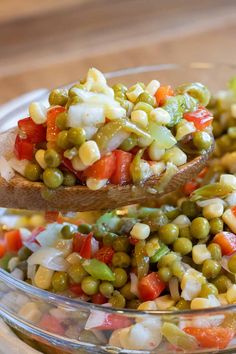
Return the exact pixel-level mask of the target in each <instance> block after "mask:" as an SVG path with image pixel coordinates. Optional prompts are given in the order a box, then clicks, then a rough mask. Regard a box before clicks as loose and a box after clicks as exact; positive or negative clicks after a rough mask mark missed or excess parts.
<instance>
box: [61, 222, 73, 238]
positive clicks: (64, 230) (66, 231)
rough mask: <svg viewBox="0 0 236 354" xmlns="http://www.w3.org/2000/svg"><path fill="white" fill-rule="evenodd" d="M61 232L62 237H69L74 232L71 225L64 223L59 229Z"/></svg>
mask: <svg viewBox="0 0 236 354" xmlns="http://www.w3.org/2000/svg"><path fill="white" fill-rule="evenodd" d="M61 234H62V237H63V238H66V239H71V238H72V237H73V234H74V229H73V227H72V226H71V225H64V226H63V228H62V229H61Z"/></svg>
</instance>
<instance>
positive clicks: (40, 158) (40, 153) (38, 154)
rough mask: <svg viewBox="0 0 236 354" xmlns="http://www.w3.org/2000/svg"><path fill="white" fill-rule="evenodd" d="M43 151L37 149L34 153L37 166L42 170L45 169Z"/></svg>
mask: <svg viewBox="0 0 236 354" xmlns="http://www.w3.org/2000/svg"><path fill="white" fill-rule="evenodd" d="M44 155H45V150H43V149H39V150H37V151H36V154H35V160H36V161H37V162H38V164H39V166H40V167H42V169H43V170H45V168H46V167H47V165H46V162H45V160H44Z"/></svg>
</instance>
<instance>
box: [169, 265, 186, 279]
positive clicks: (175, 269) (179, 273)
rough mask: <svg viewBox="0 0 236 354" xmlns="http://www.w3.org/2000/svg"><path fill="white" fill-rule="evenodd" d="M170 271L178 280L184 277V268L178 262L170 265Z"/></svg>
mask: <svg viewBox="0 0 236 354" xmlns="http://www.w3.org/2000/svg"><path fill="white" fill-rule="evenodd" d="M171 271H172V274H173V275H174V276H175V277H177V278H178V279H179V280H181V279H182V277H183V276H184V272H185V270H184V267H183V266H182V264H181V263H180V261H174V262H173V263H172V264H171Z"/></svg>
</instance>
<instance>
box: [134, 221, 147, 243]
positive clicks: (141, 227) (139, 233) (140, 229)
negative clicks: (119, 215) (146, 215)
mask: <svg viewBox="0 0 236 354" xmlns="http://www.w3.org/2000/svg"><path fill="white" fill-rule="evenodd" d="M130 234H131V236H132V237H133V238H135V239H137V240H145V239H146V238H148V236H149V235H150V226H149V225H147V224H142V223H140V222H137V223H136V224H135V225H134V226H133V228H132V230H131V232H130Z"/></svg>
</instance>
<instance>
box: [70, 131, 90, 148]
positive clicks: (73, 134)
mask: <svg viewBox="0 0 236 354" xmlns="http://www.w3.org/2000/svg"><path fill="white" fill-rule="evenodd" d="M67 138H68V141H69V142H70V143H71V144H72V145H74V146H80V145H82V144H83V143H84V142H85V140H86V133H85V130H84V129H83V128H70V129H69V130H68V136H67Z"/></svg>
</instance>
